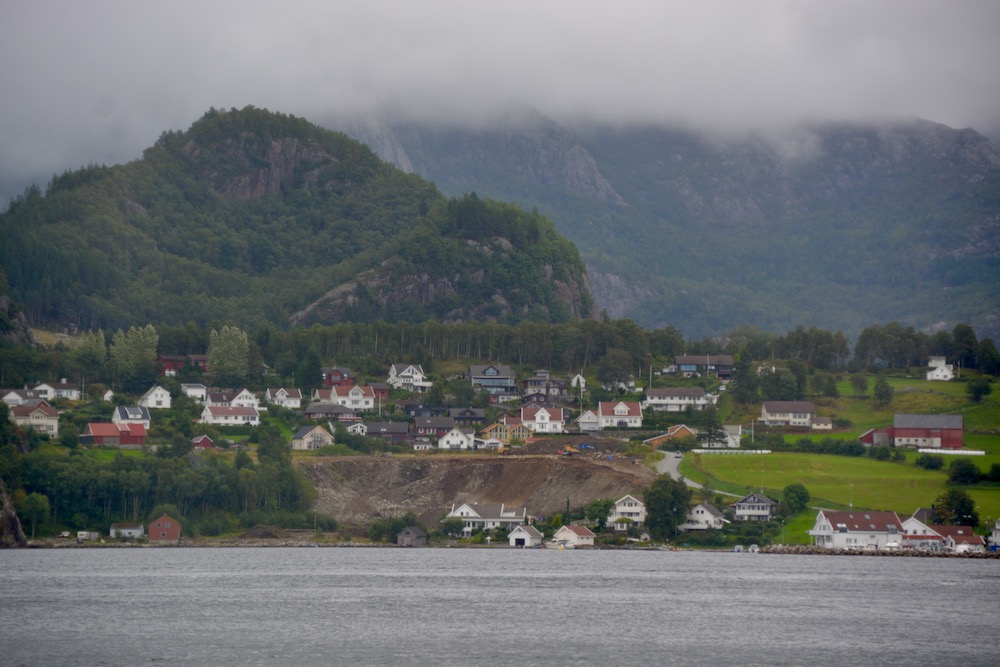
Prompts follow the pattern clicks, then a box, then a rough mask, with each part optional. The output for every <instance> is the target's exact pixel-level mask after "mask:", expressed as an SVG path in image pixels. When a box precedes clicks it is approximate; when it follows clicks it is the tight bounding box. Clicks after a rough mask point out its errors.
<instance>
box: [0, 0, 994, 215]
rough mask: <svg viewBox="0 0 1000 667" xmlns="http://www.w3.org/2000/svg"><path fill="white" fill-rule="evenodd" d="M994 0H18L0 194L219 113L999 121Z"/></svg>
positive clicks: (0, 12) (6, 8) (2, 27)
mask: <svg viewBox="0 0 1000 667" xmlns="http://www.w3.org/2000/svg"><path fill="white" fill-rule="evenodd" d="M998 66H1000V2H997V1H996V0H976V1H967V0H957V1H956V0H947V1H940V2H931V1H926V0H893V1H880V0H836V1H827V0H823V1H817V2H794V1H791V0H785V1H781V0H760V1H756V2H750V1H737V0H733V1H732V2H712V1H705V0H697V1H696V0H689V1H686V2H674V1H664V0H650V1H637V2H621V3H610V2H606V1H601V0H593V1H559V2H545V1H543V0H534V1H524V2H521V1H501V2H476V1H472V0H464V1H459V0H456V1H452V2H445V1H435V0H420V1H416V0H412V1H410V0H397V1H391V2H388V1H387V2H377V1H373V0H366V1H362V2H343V1H337V2H305V1H301V2H298V1H295V0H285V1H283V2H281V3H278V2H260V1H256V0H241V1H216V0H213V1H212V2H187V1H177V0H175V1H169V2H168V1H163V2H134V1H126V0H122V1H119V2H113V1H110V0H88V1H87V2H72V3H67V2H65V1H64V0H59V1H53V0H33V1H32V2H20V1H17V2H14V1H9V2H4V3H3V6H2V7H0V94H2V98H0V100H2V101H0V202H3V201H5V200H6V198H7V197H8V196H10V195H12V194H17V193H19V192H21V191H22V190H23V188H24V187H25V186H26V185H28V184H29V183H31V182H39V183H40V184H42V185H44V183H45V182H47V181H48V178H49V177H50V176H51V175H52V174H53V173H56V172H62V171H64V170H66V169H73V168H76V167H79V166H81V165H84V164H88V163H106V164H111V163H117V162H124V161H128V160H131V159H135V158H137V157H139V156H140V155H141V152H142V149H143V148H145V147H147V146H149V145H150V144H152V143H153V142H154V141H155V140H156V138H157V137H158V136H159V134H160V132H162V131H163V130H167V129H181V130H182V129H186V128H187V127H188V126H190V125H191V123H192V122H194V121H195V120H196V119H197V118H198V117H200V116H201V114H203V113H204V112H205V111H206V110H207V109H208V108H209V107H211V106H214V107H217V108H229V107H243V106H246V105H248V104H252V105H254V106H258V107H265V108H268V109H271V110H275V111H282V112H285V113H291V114H295V115H297V116H304V117H306V118H311V119H320V118H327V117H330V116H331V115H338V114H347V115H359V114H365V115H368V114H375V113H378V112H379V111H380V110H384V109H392V110H394V111H395V112H396V113H403V114H412V115H415V116H422V117H432V118H436V117H447V118H451V117H454V116H459V117H466V118H470V119H481V118H483V117H485V115H487V114H490V113H496V112H497V111H498V110H501V109H507V108H509V107H511V106H516V105H528V106H531V107H534V108H536V109H538V110H540V111H542V112H543V113H546V114H548V115H550V116H552V117H554V118H557V119H566V118H571V117H587V118H591V119H595V120H608V121H615V122H627V121H650V120H653V121H665V122H672V123H684V124H686V125H689V126H693V127H697V128H703V129H705V130H729V131H732V130H741V129H747V128H754V129H769V128H780V127H782V126H786V125H790V124H793V123H795V122H798V121H801V120H814V119H869V118H873V117H884V116H918V117H921V118H927V119H930V120H934V121H938V122H942V123H945V124H948V125H950V126H953V127H970V126H971V127H976V128H977V129H980V130H983V131H987V132H992V131H995V130H996V129H997V128H1000V76H998V74H997V69H998Z"/></svg>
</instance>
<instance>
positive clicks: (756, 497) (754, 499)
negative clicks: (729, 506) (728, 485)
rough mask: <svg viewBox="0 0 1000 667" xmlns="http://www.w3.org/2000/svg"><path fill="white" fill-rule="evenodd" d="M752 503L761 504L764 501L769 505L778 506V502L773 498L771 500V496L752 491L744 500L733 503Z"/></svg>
mask: <svg viewBox="0 0 1000 667" xmlns="http://www.w3.org/2000/svg"><path fill="white" fill-rule="evenodd" d="M750 503H753V504H755V505H760V504H761V503H764V504H767V505H773V506H774V507H777V506H778V503H776V502H774V501H773V500H771V499H770V498H768V497H767V496H765V495H763V494H761V493H751V494H750V495H748V496H747V497H745V498H743V499H742V500H737V501H736V502H735V503H733V505H744V504H750Z"/></svg>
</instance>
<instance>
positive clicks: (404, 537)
mask: <svg viewBox="0 0 1000 667" xmlns="http://www.w3.org/2000/svg"><path fill="white" fill-rule="evenodd" d="M396 546H397V547H426V546H427V533H426V532H425V531H424V529H423V528H421V527H420V526H407V527H406V528H404V529H403V530H401V531H400V532H399V534H398V535H396Z"/></svg>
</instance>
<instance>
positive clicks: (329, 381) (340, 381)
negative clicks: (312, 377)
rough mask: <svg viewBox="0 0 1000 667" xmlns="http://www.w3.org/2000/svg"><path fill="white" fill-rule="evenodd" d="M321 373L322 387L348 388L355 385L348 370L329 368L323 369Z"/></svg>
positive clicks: (352, 374)
mask: <svg viewBox="0 0 1000 667" xmlns="http://www.w3.org/2000/svg"><path fill="white" fill-rule="evenodd" d="M322 372H323V386H324V387H350V386H351V385H353V384H356V382H355V380H354V373H352V372H351V369H350V368H336V367H329V368H323V369H322Z"/></svg>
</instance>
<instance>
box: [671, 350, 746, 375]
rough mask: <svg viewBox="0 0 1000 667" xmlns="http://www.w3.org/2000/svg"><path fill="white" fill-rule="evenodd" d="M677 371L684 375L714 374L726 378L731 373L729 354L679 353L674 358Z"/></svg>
mask: <svg viewBox="0 0 1000 667" xmlns="http://www.w3.org/2000/svg"><path fill="white" fill-rule="evenodd" d="M674 365H675V366H676V367H677V372H678V373H680V374H681V375H683V376H684V377H691V376H693V375H714V376H716V377H719V378H722V379H727V378H729V377H730V376H731V375H732V374H733V355H731V354H680V355H677V356H676V357H675V358H674Z"/></svg>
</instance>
